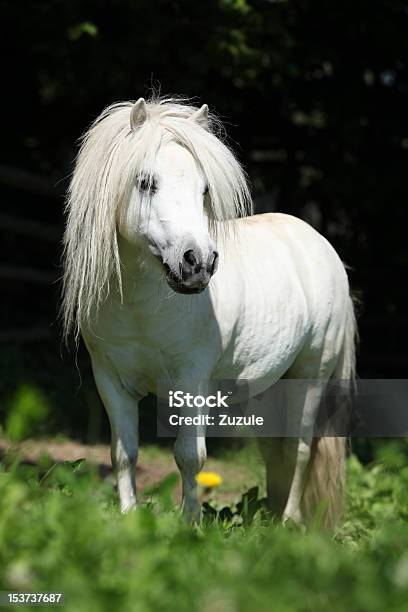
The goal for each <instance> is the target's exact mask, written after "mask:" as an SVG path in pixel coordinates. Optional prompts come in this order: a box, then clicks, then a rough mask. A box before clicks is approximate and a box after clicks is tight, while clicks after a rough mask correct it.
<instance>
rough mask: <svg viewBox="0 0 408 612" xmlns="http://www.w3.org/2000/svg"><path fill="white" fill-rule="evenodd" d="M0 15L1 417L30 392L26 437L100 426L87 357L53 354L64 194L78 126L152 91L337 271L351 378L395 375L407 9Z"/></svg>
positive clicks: (257, 1)
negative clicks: (219, 138) (313, 237)
mask: <svg viewBox="0 0 408 612" xmlns="http://www.w3.org/2000/svg"><path fill="white" fill-rule="evenodd" d="M1 11H2V36H1V39H0V49H1V58H2V73H1V75H2V85H3V87H2V105H3V111H2V113H1V117H2V122H1V145H2V146H1V160H0V193H1V209H0V239H1V242H0V248H1V261H0V280H1V287H2V293H1V296H2V299H1V313H2V316H1V321H0V365H1V379H0V392H1V398H2V403H1V406H0V411H1V415H2V418H3V419H6V420H7V415H9V414H10V412H11V411H12V410H14V409H16V405H17V404H18V406H19V408H18V409H19V410H22V411H23V412H24V410H25V411H26V412H27V413H30V410H31V408H30V406H31V404H32V402H33V401H34V400H31V404H30V399H29V398H30V397H34V398H36V400H35V401H37V402H38V401H39V398H42V399H41V401H42V402H43V404H44V405H46V406H47V409H48V414H49V417H48V419H46V420H44V419H41V424H40V425H39V426H38V429H39V431H40V433H41V432H43V433H45V432H56V431H58V432H64V433H69V434H71V435H79V436H82V437H85V438H88V439H93V438H98V437H100V435H101V434H103V433H104V432H105V431H106V426H105V421H104V420H103V419H104V417H103V413H102V412H101V410H100V404H99V400H98V397H97V394H96V391H95V388H94V385H93V381H92V377H91V375H90V367H89V360H88V358H87V355H86V353H85V351H84V350H83V348H81V349H80V351H79V354H78V366H79V370H80V372H81V377H82V382H81V380H80V376H79V373H78V371H77V370H76V368H75V352H71V354H69V353H68V352H67V351H66V350H65V349H64V347H63V346H62V343H61V333H60V325H59V322H58V316H57V311H58V300H59V290H60V288H59V282H58V279H59V277H60V274H61V269H60V247H61V235H62V231H63V206H64V197H63V196H64V191H65V189H66V187H67V183H68V179H69V175H70V172H71V170H72V162H73V159H74V156H75V152H76V140H77V138H78V137H79V136H80V134H81V133H82V132H83V130H84V129H85V128H86V127H87V126H88V125H89V123H90V122H91V120H92V119H93V118H94V117H95V116H96V115H97V114H98V113H99V112H100V111H101V110H102V108H103V107H104V106H106V105H108V104H110V103H111V102H113V101H118V100H127V99H137V98H138V97H139V96H142V95H144V96H148V94H149V89H150V88H151V87H152V86H153V87H155V88H157V87H158V86H159V84H160V85H161V90H162V93H166V94H168V93H176V94H184V95H186V96H193V97H196V101H197V103H203V102H206V103H208V104H209V105H210V107H211V108H212V109H215V110H216V111H217V112H218V114H219V115H220V116H221V118H222V119H224V121H225V124H226V127H227V130H228V133H229V136H230V138H231V140H232V142H233V146H234V148H235V151H236V152H237V154H238V156H239V157H240V159H241V160H242V162H243V163H244V165H245V166H246V168H247V170H248V173H249V176H250V179H251V185H252V191H253V195H254V198H255V202H256V208H257V211H258V212H262V211H266V210H280V211H284V212H289V213H292V214H295V215H298V216H300V217H303V218H305V219H306V220H308V221H309V222H310V223H312V224H313V225H314V226H315V227H316V228H317V229H318V230H319V231H320V232H322V233H323V234H324V235H325V236H326V237H327V238H328V239H329V240H330V241H331V242H332V243H333V244H334V246H335V247H336V248H337V250H338V251H339V253H340V255H341V257H342V258H343V260H344V261H345V262H346V263H347V264H349V265H350V266H351V268H352V270H351V271H350V278H351V283H352V286H353V288H354V291H355V292H356V294H357V295H358V296H359V298H360V299H361V302H362V305H361V307H360V311H361V314H360V319H359V323H360V333H361V347H360V353H359V374H360V376H363V377H371V378H385V377H389V378H399V377H401V378H402V377H405V376H406V372H407V364H408V345H407V334H406V331H407V322H406V318H405V310H406V297H407V289H406V275H405V272H406V266H407V260H408V247H407V243H408V241H407V237H406V233H407V221H408V218H407V217H408V215H407V202H408V181H407V174H408V2H404V1H403V0H388V1H386V0H372V1H371V2H363V1H362V0H353V2H351V1H350V0H344V1H343V2H327V0H326V1H323V0H309V1H308V0H304V1H297V2H296V1H294V0H293V1H291V0H276V1H273V0H272V1H267V0H252V1H250V0H206V1H205V2H191V0H168V1H165V0H156V1H152V0H150V1H147V0H100V1H97V0H94V1H93V2H92V1H88V2H87V1H84V0H81V1H78V0H71V2H64V1H61V0H54V1H51V0H48V1H47V0H39V1H37V2H29V3H23V4H22V3H18V2H11V1H5V2H1ZM22 386H23V388H24V389H25V392H24V393H23V394H21V388H22ZM27 389H28V391H27ZM30 389H31V391H30ZM33 390H34V391H33ZM30 393H31V396H30ZM33 393H34V395H32V394H33ZM36 394H37V395H36ZM27 398H28V399H27ZM34 417H35V415H34ZM34 417H33V419H34V421H35V418H34ZM148 421H149V419H147V421H146V422H148ZM150 423H151V421H150ZM142 427H143V423H142ZM146 427H147V426H146Z"/></svg>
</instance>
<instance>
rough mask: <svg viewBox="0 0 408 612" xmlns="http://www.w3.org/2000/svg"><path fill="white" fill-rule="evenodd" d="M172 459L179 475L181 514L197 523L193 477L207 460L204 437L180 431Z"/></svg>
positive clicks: (199, 514)
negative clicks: (173, 458) (180, 483)
mask: <svg viewBox="0 0 408 612" xmlns="http://www.w3.org/2000/svg"><path fill="white" fill-rule="evenodd" d="M174 457H175V460H176V463H177V466H178V468H179V470H180V474H181V482H182V502H181V507H182V511H183V514H184V516H185V517H186V518H187V520H188V521H191V522H199V520H200V518H201V504H200V502H199V500H198V487H197V482H196V479H195V477H196V475H197V474H198V472H199V471H200V470H201V469H202V467H203V465H204V462H205V460H206V458H207V450H206V445H205V436H204V435H199V436H194V435H193V434H192V432H191V431H189V432H188V433H187V432H185V431H184V432H183V431H180V432H179V434H178V436H177V440H176V443H175V445H174Z"/></svg>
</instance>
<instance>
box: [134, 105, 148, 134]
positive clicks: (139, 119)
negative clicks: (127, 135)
mask: <svg viewBox="0 0 408 612" xmlns="http://www.w3.org/2000/svg"><path fill="white" fill-rule="evenodd" d="M146 119H147V105H146V102H145V99H144V98H139V99H138V101H137V102H135V103H134V105H133V106H132V110H131V111H130V127H131V129H132V131H135V130H137V128H139V127H141V126H142V125H143V124H144V122H145V121H146Z"/></svg>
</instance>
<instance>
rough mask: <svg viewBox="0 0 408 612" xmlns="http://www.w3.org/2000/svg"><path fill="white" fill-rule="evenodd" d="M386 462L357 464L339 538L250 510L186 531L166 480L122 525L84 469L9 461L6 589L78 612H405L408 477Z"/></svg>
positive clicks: (0, 480) (4, 493)
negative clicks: (43, 595) (57, 594)
mask: <svg viewBox="0 0 408 612" xmlns="http://www.w3.org/2000/svg"><path fill="white" fill-rule="evenodd" d="M154 452H155V451H154ZM387 452H388V451H387ZM382 459H383V462H382V463H379V462H377V463H375V464H373V465H371V466H369V467H366V468H363V467H362V466H361V465H360V463H359V462H358V460H357V459H356V458H355V457H354V456H352V457H351V458H350V460H349V465H348V471H349V484H348V491H349V499H348V512H347V515H346V517H345V520H344V522H343V524H342V525H341V526H340V528H339V530H338V532H337V533H336V534H335V535H334V536H330V535H327V534H322V533H319V532H318V531H311V532H309V533H306V534H304V533H301V532H300V531H298V530H297V529H294V528H284V527H282V526H281V525H279V524H277V523H272V522H271V521H270V520H268V519H267V517H266V516H265V514H264V512H263V511H262V509H259V510H258V511H257V512H256V513H255V515H254V516H253V517H252V515H253V510H254V508H249V507H247V506H245V504H244V507H243V509H241V513H235V515H234V516H233V518H232V520H225V521H220V520H215V521H211V520H210V518H209V515H208V514H207V519H206V520H205V521H204V522H203V524H202V525H200V526H199V527H188V526H187V525H185V524H184V522H183V521H182V520H181V519H180V516H179V513H178V510H177V509H176V508H175V507H174V502H173V487H174V485H175V478H176V477H171V476H170V477H168V478H166V479H165V480H164V481H163V482H162V484H161V485H159V486H158V487H156V490H155V491H154V492H152V494H151V495H150V496H148V495H146V496H145V501H144V504H143V505H142V506H141V507H140V508H139V509H138V510H137V511H136V512H134V513H132V514H129V515H127V516H122V515H120V513H119V511H118V506H117V501H116V496H115V494H114V492H113V491H112V487H111V485H110V484H108V483H106V482H104V481H102V480H100V479H99V478H98V477H97V475H96V474H95V473H94V471H93V470H92V469H91V468H90V467H89V466H87V465H85V464H84V463H81V462H76V463H73V464H65V465H58V466H56V467H54V468H53V469H51V470H49V469H47V468H48V467H49V466H47V465H46V462H44V465H43V466H37V467H33V466H25V465H22V464H21V463H18V462H14V463H12V464H11V463H10V461H8V462H6V465H5V464H3V465H1V464H0V590H9V589H12V590H22V591H64V592H65V596H66V605H65V609H67V610H72V611H75V612H81V611H87V612H92V611H93V610H95V611H104V610H107V611H108V610H109V611H112V610H115V611H116V610H118V611H121V612H126V611H128V610H132V611H134V610H135V611H150V610H152V611H153V610H154V611H155V612H156V611H157V612H160V611H161V610H163V611H166V612H168V611H173V610H175V611H176V610H177V611H179V610H180V611H184V610H186V611H189V612H191V611H194V610H200V611H208V612H224V611H225V612H227V611H228V612H230V611H231V612H233V611H235V610H237V611H241V610H242V611H248V612H256V611H258V610H259V611H270V610H277V611H278V612H285V611H303V610H305V611H306V610H310V611H312V610H313V611H320V610H322V611H328V610H334V611H337V610H347V611H353V610H361V611H364V610H370V611H373V612H375V611H377V610H378V612H384V611H385V610H387V611H394V610H406V609H407V602H408V524H407V519H408V468H407V467H406V465H405V460H402V458H401V455H400V454H398V452H391V454H390V453H389V452H388V455H387V456H385V457H382ZM251 461H253V467H254V474H255V480H256V479H258V478H259V474H260V472H259V470H258V467H257V466H258V463H257V460H255V459H253V458H252V459H251V454H250V451H242V452H241V453H239V454H238V460H237V462H236V463H235V466H236V471H237V473H240V472H241V467H242V466H244V465H245V466H248V465H250V463H251ZM227 463H228V466H229V467H228V469H229V470H230V472H228V473H229V474H230V477H231V478H232V475H231V474H233V467H234V464H233V459H232V458H231V459H229V461H228V462H225V465H227ZM219 467H221V468H222V465H221V463H220V464H219ZM254 484H256V482H254ZM225 485H226V487H228V486H229V483H228V482H227V481H226V482H225ZM218 495H221V491H220V492H219V493H218ZM223 503H225V500H223ZM213 505H214V506H216V507H219V506H221V498H218V501H217V499H216V500H215V502H214V503H213ZM232 510H233V511H234V510H236V507H233V508H232ZM25 609H28V608H25ZM36 609H38V608H36Z"/></svg>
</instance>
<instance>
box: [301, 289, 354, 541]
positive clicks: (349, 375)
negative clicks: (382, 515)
mask: <svg viewBox="0 0 408 612" xmlns="http://www.w3.org/2000/svg"><path fill="white" fill-rule="evenodd" d="M357 339H358V336H357V325H356V318H355V313H354V305H353V300H352V298H351V297H350V299H349V304H348V309H347V322H346V330H345V334H344V339H343V345H342V348H341V352H340V355H339V359H338V362H337V365H336V369H335V371H334V373H333V375H332V378H334V379H337V380H344V381H345V382H344V385H345V386H346V390H347V392H348V394H349V396H350V399H351V397H352V395H353V393H354V390H355V376H356V344H357ZM342 388H343V385H342ZM343 399H344V398H343ZM345 464H346V438H344V437H338V436H336V437H321V438H315V439H314V440H313V445H312V456H311V462H310V467H309V473H308V477H307V481H306V486H305V491H304V494H303V511H304V514H305V518H306V522H307V523H308V524H313V523H314V522H315V523H316V525H319V526H321V527H323V528H324V529H327V530H333V529H334V527H335V526H336V525H337V524H338V522H339V520H340V518H341V516H342V514H343V511H344V501H345V484H346V465H345Z"/></svg>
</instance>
